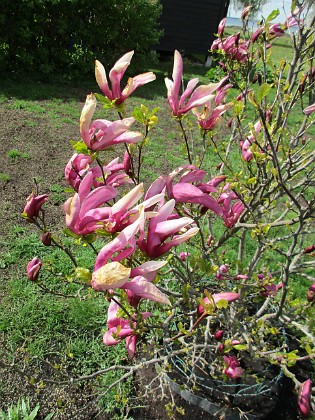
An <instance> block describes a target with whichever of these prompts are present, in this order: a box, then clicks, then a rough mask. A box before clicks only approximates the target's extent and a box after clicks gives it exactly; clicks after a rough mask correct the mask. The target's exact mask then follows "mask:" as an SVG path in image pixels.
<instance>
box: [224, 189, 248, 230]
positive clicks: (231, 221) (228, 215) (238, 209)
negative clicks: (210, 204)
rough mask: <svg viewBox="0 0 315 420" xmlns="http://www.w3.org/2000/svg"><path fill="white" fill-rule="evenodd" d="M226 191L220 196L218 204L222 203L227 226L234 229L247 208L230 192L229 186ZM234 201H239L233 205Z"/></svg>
mask: <svg viewBox="0 0 315 420" xmlns="http://www.w3.org/2000/svg"><path fill="white" fill-rule="evenodd" d="M224 189H225V191H224V192H223V193H222V194H221V195H220V197H219V199H218V203H219V204H221V203H222V215H223V220H224V224H225V226H226V227H228V228H232V227H233V226H234V225H235V223H236V222H237V221H238V219H239V217H240V215H241V214H242V212H243V211H244V209H245V206H244V204H243V203H242V202H241V201H240V200H239V198H238V196H237V195H236V194H235V193H234V192H233V191H228V184H227V185H226V186H225V187H224ZM234 200H237V201H236V202H235V203H234V204H232V201H234Z"/></svg>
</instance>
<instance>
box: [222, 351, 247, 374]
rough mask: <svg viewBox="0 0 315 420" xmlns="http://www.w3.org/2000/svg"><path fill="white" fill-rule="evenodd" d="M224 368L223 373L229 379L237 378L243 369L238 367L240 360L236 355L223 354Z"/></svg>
mask: <svg viewBox="0 0 315 420" xmlns="http://www.w3.org/2000/svg"><path fill="white" fill-rule="evenodd" d="M223 358H224V365H225V367H224V370H223V373H224V374H225V375H227V376H228V377H229V378H231V379H237V378H239V377H240V376H242V375H243V373H244V369H242V368H241V367H240V362H239V361H238V360H237V357H236V356H231V357H228V356H224V357H223Z"/></svg>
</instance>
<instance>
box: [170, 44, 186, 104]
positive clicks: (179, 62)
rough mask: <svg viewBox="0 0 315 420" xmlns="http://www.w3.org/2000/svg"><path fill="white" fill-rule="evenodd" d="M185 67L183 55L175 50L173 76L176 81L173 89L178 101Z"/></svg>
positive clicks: (173, 94)
mask: <svg viewBox="0 0 315 420" xmlns="http://www.w3.org/2000/svg"><path fill="white" fill-rule="evenodd" d="M183 67H184V66H183V59H182V56H181V55H180V53H179V52H178V51H177V50H175V52H174V66H173V74H172V78H173V82H174V86H173V89H172V90H173V92H172V96H174V97H176V99H177V101H178V95H179V91H180V88H181V84H182V79H183Z"/></svg>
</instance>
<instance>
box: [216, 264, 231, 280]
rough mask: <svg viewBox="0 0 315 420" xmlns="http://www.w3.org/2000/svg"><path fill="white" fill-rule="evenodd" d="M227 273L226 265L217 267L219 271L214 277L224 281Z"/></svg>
mask: <svg viewBox="0 0 315 420" xmlns="http://www.w3.org/2000/svg"><path fill="white" fill-rule="evenodd" d="M228 272H229V269H228V267H227V265H226V264H222V265H221V266H220V267H219V270H218V271H217V272H216V275H215V277H216V278H217V279H218V280H224V279H225V278H226V276H225V274H227V273H228Z"/></svg>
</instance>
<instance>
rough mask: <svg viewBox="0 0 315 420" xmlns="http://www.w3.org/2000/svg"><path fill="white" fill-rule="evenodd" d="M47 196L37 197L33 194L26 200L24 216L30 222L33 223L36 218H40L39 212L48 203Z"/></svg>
mask: <svg viewBox="0 0 315 420" xmlns="http://www.w3.org/2000/svg"><path fill="white" fill-rule="evenodd" d="M47 198H48V195H47V194H42V195H35V194H34V193H31V194H30V195H29V196H28V197H27V199H26V206H25V207H24V210H23V213H22V215H25V216H26V218H27V221H28V222H32V221H33V219H34V218H36V217H38V215H39V212H40V210H41V208H42V206H43V204H45V203H46V201H47Z"/></svg>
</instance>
